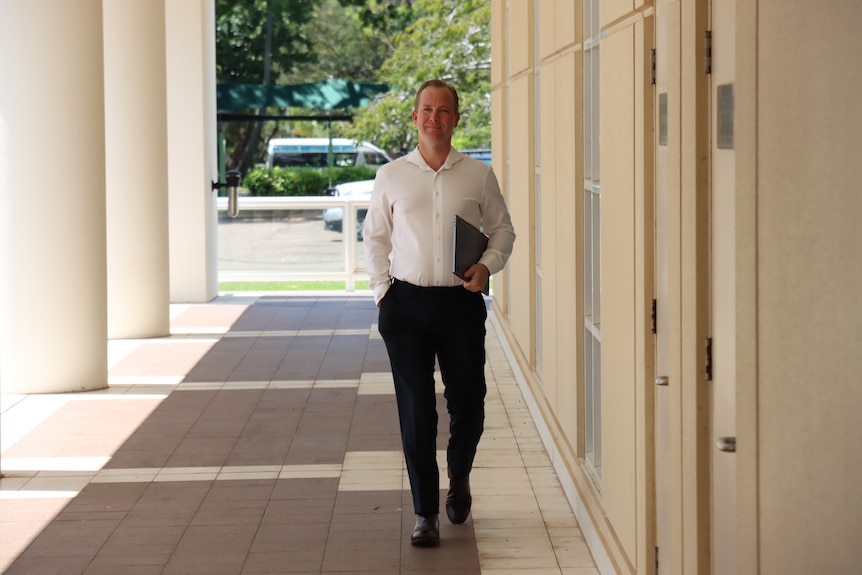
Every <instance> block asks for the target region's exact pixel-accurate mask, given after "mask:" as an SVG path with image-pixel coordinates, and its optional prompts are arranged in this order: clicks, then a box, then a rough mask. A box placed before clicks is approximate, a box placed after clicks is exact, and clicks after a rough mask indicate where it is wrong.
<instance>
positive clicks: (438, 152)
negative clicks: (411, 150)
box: [419, 142, 452, 172]
mask: <svg viewBox="0 0 862 575" xmlns="http://www.w3.org/2000/svg"><path fill="white" fill-rule="evenodd" d="M423 144H424V142H419V153H420V154H422V158H423V159H424V160H425V163H426V164H428V167H429V168H431V169H432V170H434V171H435V172H436V171H437V170H439V169H440V168H441V167H442V166H443V164H444V163H445V162H446V158H447V157H449V150H450V149H451V148H452V145H451V144H449V143H446V144H441V145H439V146H428V145H423Z"/></svg>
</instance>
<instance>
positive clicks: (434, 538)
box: [410, 513, 440, 547]
mask: <svg viewBox="0 0 862 575" xmlns="http://www.w3.org/2000/svg"><path fill="white" fill-rule="evenodd" d="M438 543H440V521H438V519H437V514H436V513H435V514H434V515H420V516H419V520H418V521H417V522H416V527H414V528H413V534H412V535H411V536H410V544H411V545H415V546H417V547H434V546H435V545H437V544H438Z"/></svg>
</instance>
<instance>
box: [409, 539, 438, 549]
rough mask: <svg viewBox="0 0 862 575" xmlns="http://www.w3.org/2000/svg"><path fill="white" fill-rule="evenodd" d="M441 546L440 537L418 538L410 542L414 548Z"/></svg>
mask: <svg viewBox="0 0 862 575" xmlns="http://www.w3.org/2000/svg"><path fill="white" fill-rule="evenodd" d="M439 544H440V538H439V537H436V538H435V537H417V538H416V539H411V540H410V545H412V546H413V547H436V546H437V545H439Z"/></svg>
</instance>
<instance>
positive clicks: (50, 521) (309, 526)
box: [0, 295, 598, 575]
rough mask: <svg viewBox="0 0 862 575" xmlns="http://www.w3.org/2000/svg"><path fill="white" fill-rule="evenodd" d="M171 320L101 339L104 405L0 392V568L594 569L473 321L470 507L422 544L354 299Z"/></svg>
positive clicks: (367, 307)
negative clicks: (479, 417) (483, 357)
mask: <svg viewBox="0 0 862 575" xmlns="http://www.w3.org/2000/svg"><path fill="white" fill-rule="evenodd" d="M171 313H172V335H171V336H170V337H167V338H159V339H151V340H139V341H112V342H110V345H109V348H110V366H109V383H110V387H109V389H107V390H104V391H98V392H89V393H81V394H58V395H31V396H9V395H5V396H2V405H0V409H2V416H0V425H2V430H0V431H2V435H0V440H2V451H0V453H2V456H1V457H2V459H0V468H2V471H3V473H4V474H5V475H6V477H5V478H3V479H2V480H0V570H5V571H4V572H5V573H8V574H19V573H35V574H39V575H48V574H53V573H56V574H87V575H90V574H103V573H104V574H112V575H113V574H124V575H125V574H150V573H153V574H156V573H159V574H162V573H163V574H182V575H190V574H196V573H201V574H206V575H215V574H220V573H225V574H239V573H243V574H246V573H247V574H252V573H338V574H340V575H351V574H375V575H381V574H396V573H403V574H408V573H410V574H420V573H434V572H446V573H449V574H456V575H457V574H465V575H466V574H483V575H503V574H512V575H540V574H541V575H550V574H558V575H597V574H598V571H597V570H596V568H595V565H594V563H593V560H592V558H591V556H590V552H589V550H588V549H587V547H586V544H585V542H584V539H583V536H582V534H581V531H580V529H579V528H578V524H577V522H576V520H575V518H574V515H573V513H572V511H571V508H570V507H569V504H568V502H567V500H566V497H565V495H564V493H563V489H562V488H561V486H560V482H559V480H558V479H557V477H556V475H555V473H554V470H553V467H552V466H551V463H550V461H549V458H548V456H547V454H546V452H545V450H544V448H543V446H542V442H541V440H540V437H539V435H538V432H537V430H536V427H535V425H534V424H533V420H532V419H531V417H530V413H529V411H528V409H527V407H526V405H525V402H524V398H523V397H522V395H521V392H520V389H519V387H518V385H517V382H516V380H515V377H514V375H513V372H512V369H511V367H510V366H509V364H508V361H507V359H506V357H505V354H504V353H503V350H502V347H501V344H500V341H499V339H498V337H497V335H496V333H495V331H494V329H493V327H491V325H490V322H489V329H488V338H487V348H488V364H487V367H486V373H487V378H488V399H487V421H486V432H485V435H484V437H483V440H482V443H481V444H480V446H479V455H478V457H477V460H476V467H475V469H474V471H473V475H472V486H473V497H474V499H473V511H472V514H471V517H470V519H468V521H467V522H466V523H465V524H463V525H451V524H449V523H448V522H447V521H446V519H445V512H444V515H443V516H442V519H443V520H442V521H441V539H442V542H441V544H440V546H439V547H437V548H433V549H424V548H414V547H411V546H410V544H409V531H410V529H411V528H412V526H413V523H414V522H415V516H414V515H413V512H412V506H411V503H410V494H409V486H408V485H407V478H406V473H405V471H404V466H403V458H402V455H401V451H400V439H399V435H398V420H397V414H396V408H395V399H394V394H393V390H392V380H391V375H390V373H389V367H388V359H387V357H386V352H385V349H384V346H383V342H382V340H381V339H380V337H379V335H378V334H377V330H376V325H375V322H376V320H377V313H376V308H375V307H374V304H373V302H372V300H371V299H370V297H367V296H361V295H350V296H344V295H341V296H323V295H320V296H315V295H293V296H265V297H254V296H236V297H233V296H222V297H220V298H219V299H218V300H216V301H215V302H212V303H210V304H201V305H174V306H172V307H171ZM438 385H439V384H438ZM438 398H440V399H442V396H441V395H439V394H438ZM438 406H439V409H440V412H441V418H440V421H441V428H440V436H439V443H438V445H439V447H440V450H441V451H440V452H439V454H440V461H441V470H442V475H443V477H445V468H444V466H445V456H443V451H442V450H443V448H444V446H445V444H446V438H447V436H446V434H447V431H446V423H447V421H446V420H447V418H446V417H445V407H444V405H443V403H442V402H438ZM443 487H444V488H445V485H444V486H443ZM443 496H445V493H443Z"/></svg>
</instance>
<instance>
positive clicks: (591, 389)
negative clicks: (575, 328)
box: [583, 0, 602, 479]
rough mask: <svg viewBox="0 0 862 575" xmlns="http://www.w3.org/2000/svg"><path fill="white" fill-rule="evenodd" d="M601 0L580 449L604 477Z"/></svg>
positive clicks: (594, 50) (587, 136)
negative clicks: (582, 449)
mask: <svg viewBox="0 0 862 575" xmlns="http://www.w3.org/2000/svg"><path fill="white" fill-rule="evenodd" d="M599 1H600V0H584V51H583V54H584V397H583V400H584V451H585V458H586V461H587V463H588V465H589V467H590V469H592V471H593V472H594V473H595V476H596V478H597V479H601V476H602V332H601V323H602V290H601V287H602V286H601V261H602V260H601V231H602V230H601V226H602V221H601V207H602V201H601V199H602V196H601V138H600V125H599V103H600V98H599V96H600V94H599V91H600V90H599V80H600V76H599V70H600V66H599V54H600V53H599V40H600V38H601V24H600V21H599Z"/></svg>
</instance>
